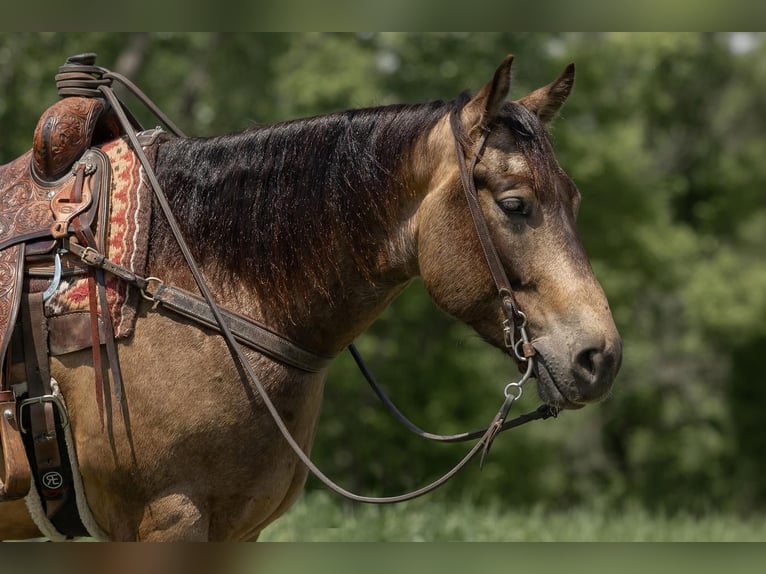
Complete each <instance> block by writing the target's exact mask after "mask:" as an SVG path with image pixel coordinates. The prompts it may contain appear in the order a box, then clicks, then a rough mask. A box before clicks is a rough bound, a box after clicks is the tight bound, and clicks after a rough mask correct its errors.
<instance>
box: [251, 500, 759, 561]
mask: <svg viewBox="0 0 766 574" xmlns="http://www.w3.org/2000/svg"><path fill="white" fill-rule="evenodd" d="M259 540H262V541H269V542H283V541H290V542H341V541H342V542H397V541H408V542H413V541H418V542H468V541H474V542H551V541H556V542H726V541H731V542H748V541H752V542H763V541H766V520H764V518H763V517H762V516H761V517H757V518H752V519H742V518H736V517H733V516H730V515H724V514H720V513H715V512H714V513H711V514H709V515H707V516H705V517H703V518H701V517H699V516H695V515H693V514H689V513H686V512H681V513H676V514H667V513H651V512H648V511H646V510H645V509H643V508H641V507H640V506H636V505H633V506H630V507H628V508H626V509H623V510H622V511H620V512H614V511H612V510H609V509H604V508H588V507H577V508H573V509H570V510H566V511H562V510H549V509H545V508H544V507H543V506H535V507H534V508H531V509H524V510H522V511H519V510H508V509H507V508H505V507H504V506H502V505H500V504H490V505H476V504H474V503H472V502H469V501H465V500H457V501H445V502H443V503H442V504H434V503H433V502H429V501H424V500H418V501H413V502H409V503H404V504H401V505H397V506H387V507H380V506H358V507H357V506H355V507H352V508H343V507H340V506H338V504H336V502H335V500H333V499H332V498H331V497H330V495H329V494H327V493H323V492H321V493H314V494H312V495H309V496H306V497H304V498H303V499H301V500H299V501H298V503H297V504H296V505H295V506H294V507H293V508H292V509H291V510H290V511H288V513H287V514H286V515H285V516H284V517H283V518H282V519H281V520H279V521H277V522H276V523H274V524H273V525H272V526H270V527H268V528H267V529H266V530H264V532H263V534H262V535H261V537H260V539H259ZM620 568H623V567H622V566H621V567H620ZM623 569H624V568H623Z"/></svg>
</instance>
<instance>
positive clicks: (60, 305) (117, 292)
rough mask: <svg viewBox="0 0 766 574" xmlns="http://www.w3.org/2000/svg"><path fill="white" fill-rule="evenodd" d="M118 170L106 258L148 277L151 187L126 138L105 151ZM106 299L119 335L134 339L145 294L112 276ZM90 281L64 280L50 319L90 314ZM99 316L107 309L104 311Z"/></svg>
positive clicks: (51, 305) (113, 180)
mask: <svg viewBox="0 0 766 574" xmlns="http://www.w3.org/2000/svg"><path fill="white" fill-rule="evenodd" d="M101 150H102V151H103V152H104V153H105V154H106V155H107V156H108V157H109V162H110V163H111V166H112V178H111V186H110V187H111V189H110V191H111V198H110V212H109V229H108V233H107V245H106V253H105V255H106V256H107V258H108V259H109V260H110V261H113V262H114V263H117V264H119V265H122V266H123V267H127V268H128V269H130V270H132V271H133V272H134V273H136V274H138V275H145V272H146V258H147V249H148V242H149V225H150V216H151V195H150V189H151V187H150V185H149V183H148V180H147V178H146V173H145V171H144V169H143V167H141V163H140V161H139V160H138V157H137V156H136V154H135V153H134V152H133V151H132V149H131V147H130V144H129V143H128V142H127V141H126V140H125V139H124V138H120V139H117V140H114V141H112V142H109V143H107V144H105V145H104V146H102V147H101ZM106 296H107V300H108V302H109V310H110V312H111V315H112V321H113V326H114V333H115V336H116V337H118V338H124V337H129V336H130V335H132V334H133V329H134V327H135V322H136V307H137V305H138V301H139V297H140V293H139V292H138V290H137V289H136V288H135V287H132V286H130V285H128V284H127V283H125V282H124V281H121V280H120V279H118V278H117V277H114V276H113V275H109V274H106ZM88 310H89V306H88V281H87V279H84V278H80V279H76V280H62V281H61V284H60V285H59V288H58V289H57V290H56V292H55V293H54V295H53V296H52V297H51V298H50V299H49V300H48V302H47V303H46V315H47V316H49V317H52V316H59V315H65V314H67V313H77V312H87V311H88ZM99 313H101V310H100V309H99Z"/></svg>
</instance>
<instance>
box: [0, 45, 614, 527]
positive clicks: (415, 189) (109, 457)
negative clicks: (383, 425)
mask: <svg viewBox="0 0 766 574" xmlns="http://www.w3.org/2000/svg"><path fill="white" fill-rule="evenodd" d="M511 65H512V58H511V57H508V58H506V59H505V60H504V61H503V63H502V64H501V65H500V66H499V67H498V69H497V71H496V72H495V75H494V77H493V79H492V80H491V81H490V82H489V83H488V84H487V85H486V86H484V87H483V88H482V89H481V90H480V91H479V92H478V93H477V94H476V95H475V96H473V97H462V98H458V99H457V100H455V101H451V102H432V103H427V104H418V105H393V106H385V107H378V108H371V109H359V110H349V111H344V112H339V113H334V114H330V115H326V116H320V117H314V118H309V119H300V120H294V121H288V122H282V123H278V124H274V125H267V126H257V127H254V128H251V129H248V130H246V131H244V132H241V133H237V134H233V135H225V136H219V137H211V138H185V137H184V138H169V139H166V140H163V141H162V142H161V143H159V144H158V148H157V150H156V164H155V171H156V175H157V178H158V180H159V182H160V183H161V184H162V187H163V188H164V189H165V190H166V193H167V194H168V198H169V204H170V206H171V208H172V210H173V213H174V214H175V216H176V218H177V220H178V221H179V223H180V225H181V228H182V230H181V231H182V233H183V236H184V237H185V238H186V240H187V242H188V244H189V248H190V249H191V251H192V252H193V253H194V256H195V257H196V258H197V259H198V261H199V264H200V267H201V271H202V273H203V275H204V277H205V278H206V280H207V282H208V284H209V286H210V289H211V291H212V292H213V293H214V294H215V298H216V299H217V301H218V303H219V304H220V305H221V306H222V307H225V308H226V309H228V310H230V311H234V312H236V313H238V314H241V315H244V316H247V317H250V318H252V319H256V320H257V321H259V322H260V323H262V324H265V325H268V327H269V329H270V330H272V331H273V332H275V333H278V334H279V335H280V336H281V337H284V338H285V339H286V340H289V341H291V342H292V343H293V344H295V345H296V346H297V347H300V348H301V349H304V350H306V351H308V352H310V353H311V354H313V355H316V356H328V357H333V356H335V355H337V354H338V353H339V352H341V351H342V350H343V349H344V348H345V347H346V346H347V345H349V344H350V343H351V342H352V341H353V340H354V338H355V337H357V336H358V335H359V334H360V333H362V332H363V331H364V330H365V329H366V328H367V327H368V326H369V325H370V324H371V323H372V322H373V321H374V319H375V318H376V317H377V316H378V315H379V314H380V312H381V311H382V310H383V309H384V308H385V307H386V306H387V305H388V304H389V303H390V302H391V301H392V300H393V299H394V298H395V297H396V296H397V295H398V294H399V293H400V292H401V291H402V289H404V287H405V286H406V285H407V284H408V283H409V282H410V281H411V280H412V279H413V278H415V277H417V276H420V277H422V280H423V282H424V284H425V286H426V288H427V290H428V292H429V293H430V295H431V297H432V298H433V300H434V301H435V302H436V303H437V305H439V306H440V307H441V308H442V309H443V310H444V311H445V312H447V313H448V314H450V315H452V316H454V317H456V318H458V319H459V320H461V321H463V322H465V323H467V324H469V325H470V326H472V327H473V328H474V329H475V330H476V331H477V333H478V334H479V335H480V336H482V337H483V338H484V339H486V340H487V341H488V342H489V343H490V344H492V345H494V346H496V347H498V348H500V349H503V350H505V351H506V352H509V348H508V345H507V336H508V333H507V329H504V324H505V325H507V323H506V319H507V314H506V313H505V312H504V308H503V302H502V301H501V297H500V296H499V295H498V288H497V284H496V280H495V278H494V275H495V272H491V271H490V268H489V266H488V263H487V258H486V255H485V252H484V250H485V249H486V246H485V245H484V244H483V242H482V241H481V240H480V239H479V236H478V235H477V229H476V227H475V225H474V221H473V220H472V215H471V213H470V209H469V206H468V205H467V202H466V196H465V193H464V186H463V184H462V183H461V174H460V169H459V167H458V165H459V163H458V161H456V152H455V150H456V146H455V140H456V138H457V139H458V141H459V144H460V145H459V148H458V149H460V150H464V151H465V154H466V159H472V158H473V156H474V155H475V154H476V153H479V152H480V154H479V156H478V157H477V158H476V162H475V169H474V171H473V172H472V180H473V182H474V184H475V186H476V189H477V190H478V192H477V193H478V205H479V209H480V212H481V213H480V217H481V218H482V220H483V221H484V222H485V225H486V230H487V231H486V233H487V238H488V240H489V241H491V244H492V246H493V249H494V251H496V258H497V261H498V262H499V265H500V267H501V268H502V272H503V273H504V275H505V276H506V277H507V281H508V283H509V286H510V289H511V290H512V296H513V300H514V302H515V305H516V306H518V309H519V310H521V311H523V314H524V316H525V317H526V318H527V330H528V332H529V337H530V344H531V348H532V349H534V351H533V352H534V356H535V365H536V367H535V374H536V376H537V379H538V385H537V386H538V393H539V395H540V398H541V399H542V400H543V402H545V403H546V404H548V405H551V406H552V407H555V408H569V409H576V408H580V407H582V406H584V405H586V404H588V403H593V402H595V401H598V400H600V399H602V398H603V397H605V396H606V395H607V394H608V392H609V390H610V388H611V385H612V382H613V380H614V378H615V376H616V373H617V371H618V369H619V366H620V361H621V355H622V343H621V340H620V337H619V335H618V333H617V329H616V327H615V325H614V322H613V320H612V317H611V313H610V311H609V306H608V303H607V300H606V297H605V295H604V292H603V290H602V288H601V286H600V285H599V283H598V281H597V279H596V278H595V276H594V274H593V271H592V269H591V266H590V264H589V262H588V259H587V257H586V255H585V252H584V249H583V247H582V244H581V242H580V240H579V238H578V236H577V232H576V225H575V220H576V215H577V210H578V208H579V203H580V193H579V191H578V190H577V188H576V186H575V185H574V183H573V182H572V181H571V179H570V178H569V177H568V176H567V175H566V173H565V172H564V171H563V170H562V169H561V167H560V166H559V165H558V163H557V161H556V158H555V156H554V153H553V150H552V147H551V144H550V141H549V138H548V135H547V130H546V126H547V125H548V123H549V122H550V121H551V120H552V119H553V118H554V116H555V115H556V114H557V112H558V110H559V109H560V108H561V106H562V105H563V104H564V102H565V100H566V99H567V97H568V96H569V93H570V91H571V89H572V86H573V82H574V67H573V66H569V67H568V68H566V70H565V71H564V72H563V73H562V75H561V76H560V77H558V78H557V79H556V80H554V81H553V82H552V83H550V84H548V85H546V86H544V87H542V88H540V89H538V90H535V91H533V92H532V93H530V94H528V95H526V96H525V97H523V98H521V99H519V100H516V101H508V94H509V91H510V87H511V80H510V71H511ZM455 114H456V117H457V118H458V119H459V128H458V132H457V133H455V132H454V126H453V125H451V122H450V117H451V116H452V115H455ZM479 142H481V144H480V143H479ZM479 148H481V149H479ZM0 169H2V168H0ZM148 251H149V252H148V263H147V275H150V276H154V277H158V278H160V279H161V281H162V283H163V284H166V285H175V286H178V287H180V288H183V289H188V290H194V289H195V287H194V279H193V277H192V274H191V273H190V271H189V269H188V267H187V265H186V263H185V262H184V259H183V257H182V253H181V250H180V249H179V247H178V246H177V244H176V241H175V240H174V238H173V235H172V233H171V228H170V226H169V225H168V224H167V222H166V221H165V220H164V219H163V218H162V216H161V214H160V213H159V211H157V212H156V213H155V215H154V216H153V218H152V224H151V230H150V231H149V247H148ZM118 351H119V360H120V364H121V371H122V376H121V379H122V393H123V396H122V400H121V401H116V400H115V399H114V397H113V396H112V394H111V393H109V392H106V393H105V394H104V404H103V405H102V406H103V408H104V409H105V414H106V424H105V425H102V418H101V415H100V412H99V405H98V404H97V401H96V400H95V398H94V393H93V384H92V381H93V377H94V369H93V359H92V353H91V352H90V351H89V350H82V351H77V352H72V353H67V354H63V355H59V356H56V357H52V358H51V375H52V377H53V378H54V379H55V380H56V381H58V384H59V387H60V389H61V392H62V394H63V396H64V398H65V400H66V403H67V405H68V408H69V419H70V427H71V431H72V436H73V439H74V445H75V449H76V452H77V460H78V463H79V471H80V474H81V476H82V481H83V485H84V492H85V495H86V497H87V503H88V506H89V507H90V511H91V513H92V516H93V519H94V520H95V522H96V523H97V525H98V528H99V529H100V531H102V532H103V533H104V534H105V535H106V536H107V537H108V538H110V539H112V540H153V541H170V540H254V539H256V538H257V537H258V535H259V533H260V532H261V530H262V529H263V528H264V527H266V526H267V525H268V524H269V523H271V522H272V521H274V520H275V519H276V518H278V517H279V516H280V515H281V514H282V513H284V512H285V511H286V510H287V509H288V508H289V507H290V506H291V504H292V503H293V502H294V501H295V500H296V498H297V497H298V495H299V493H300V492H301V490H302V487H303V484H304V482H305V479H306V467H305V466H304V465H303V464H302V463H301V462H300V461H299V459H298V458H297V457H296V456H295V454H294V453H293V452H292V451H291V450H290V449H289V448H288V446H287V444H286V442H285V441H283V440H282V438H281V435H280V434H279V431H278V430H277V428H276V426H275V425H274V423H273V421H272V419H271V417H270V416H269V414H268V412H267V411H266V409H264V405H263V400H262V399H261V398H260V396H259V395H258V394H257V393H255V392H254V390H253V389H252V387H251V385H250V384H248V383H246V382H244V383H243V382H242V379H241V378H240V376H239V372H238V368H237V367H236V366H235V363H234V362H233V361H232V359H231V357H230V355H229V352H228V350H227V346H226V344H224V343H223V342H222V340H221V338H220V337H219V336H218V334H217V333H215V332H214V331H213V330H212V329H208V328H202V327H200V325H199V324H198V323H197V322H195V321H193V320H191V319H187V318H184V317H181V316H179V315H178V314H176V313H173V312H169V311H166V310H164V309H163V307H161V306H160V307H158V306H156V305H154V304H153V303H152V302H151V301H142V302H141V304H140V306H139V308H138V311H137V320H136V324H135V330H134V332H133V334H132V335H131V336H130V337H128V338H126V339H121V340H120V341H119V344H118ZM247 355H248V359H249V361H250V363H251V365H252V368H253V370H254V371H255V373H256V374H257V377H258V379H259V380H260V381H261V382H262V383H263V386H264V387H265V389H266V391H267V393H268V396H269V398H270V399H271V401H272V402H273V403H274V405H275V406H276V408H277V410H278V411H279V413H280V414H281V417H282V418H283V420H284V421H285V424H286V426H287V428H288V430H289V431H290V433H291V434H292V436H293V437H294V438H295V440H296V441H297V443H298V444H299V445H300V446H301V447H302V448H303V450H304V451H310V448H311V444H312V440H313V437H314V431H315V425H316V422H317V419H318V416H319V410H320V403H321V400H322V392H323V385H324V382H325V377H326V372H327V370H326V368H323V369H320V370H319V372H310V371H307V370H303V369H300V368H296V367H295V366H291V365H288V364H286V363H284V362H282V361H279V360H274V359H273V358H270V357H269V356H268V355H266V354H262V353H258V352H255V351H252V350H249V351H247ZM11 376H12V378H13V377H15V378H16V379H17V380H22V379H23V376H24V375H23V373H13V372H12V373H11ZM107 383H109V381H108V380H107ZM107 390H108V389H107ZM0 515H1V516H2V518H0V534H2V536H3V538H15V537H25V536H33V535H34V534H35V532H36V530H35V529H34V527H33V526H32V524H31V522H29V519H28V517H27V516H26V509H25V508H24V506H23V505H22V503H19V502H10V503H4V504H3V507H2V508H1V509H0Z"/></svg>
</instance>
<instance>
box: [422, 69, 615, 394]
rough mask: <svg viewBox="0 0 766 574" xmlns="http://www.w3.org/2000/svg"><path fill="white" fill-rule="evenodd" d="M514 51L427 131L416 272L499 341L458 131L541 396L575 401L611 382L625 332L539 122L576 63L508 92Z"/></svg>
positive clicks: (576, 197) (551, 113) (452, 308)
mask: <svg viewBox="0 0 766 574" xmlns="http://www.w3.org/2000/svg"><path fill="white" fill-rule="evenodd" d="M512 61H513V58H512V57H511V56H509V57H507V58H506V59H505V60H504V61H503V63H502V64H501V65H500V66H499V67H498V69H497V71H496V72H495V75H494V77H493V79H492V81H490V82H489V83H487V85H486V86H484V88H483V89H481V90H480V91H479V92H478V93H477V94H476V95H475V96H474V97H472V98H470V99H467V100H466V99H464V100H463V102H460V103H458V104H457V105H459V106H460V105H462V107H461V108H460V109H459V114H460V116H459V117H460V124H461V129H460V133H458V134H455V135H454V136H453V134H450V133H448V131H449V127H448V125H447V122H442V123H441V124H440V125H439V126H437V127H436V128H435V129H434V132H433V133H432V134H431V139H432V141H441V142H443V143H442V153H441V154H440V156H439V157H440V160H439V162H440V163H439V165H438V167H436V169H433V170H432V173H433V176H432V178H431V180H430V183H429V190H428V192H427V194H426V197H425V199H424V201H423V202H422V204H421V207H420V209H419V210H418V212H417V214H416V225H417V237H418V245H417V249H418V262H419V267H420V273H421V276H422V278H423V280H424V283H425V286H426V288H427V289H428V291H429V292H430V294H431V296H432V297H433V299H434V300H435V301H436V302H437V304H438V305H439V306H440V307H441V308H442V309H443V310H445V311H446V312H448V313H449V314H451V315H453V316H455V317H457V318H459V319H460V320H462V321H464V322H466V323H468V324H469V325H471V326H472V327H473V328H474V329H475V330H476V331H477V332H478V333H479V334H480V335H481V336H482V337H483V338H485V339H486V340H487V341H489V342H490V343H492V344H493V345H495V346H497V347H499V348H503V349H507V345H506V344H505V337H504V332H503V321H504V318H505V317H504V313H503V310H502V306H501V303H500V298H499V296H498V289H497V288H496V285H495V282H494V281H493V277H492V275H491V273H490V270H489V267H488V265H487V262H486V259H485V255H484V254H483V252H482V245H481V242H480V240H479V238H478V236H477V230H476V228H475V226H474V224H473V222H472V219H471V215H470V213H469V209H468V206H467V204H466V197H465V194H464V189H463V187H464V186H463V184H462V183H461V178H460V174H459V170H458V167H457V165H458V164H457V162H456V155H455V148H454V144H453V141H454V140H453V137H458V138H459V139H460V140H462V146H461V147H460V148H459V149H463V150H465V154H466V156H468V157H467V159H471V157H472V156H473V155H475V154H478V157H477V161H476V164H475V171H474V172H473V174H472V175H473V181H474V183H475V186H476V189H477V193H478V203H479V205H480V206H481V212H482V214H483V218H484V221H485V222H486V226H487V229H488V232H489V236H490V239H491V243H492V245H493V246H494V249H495V251H496V252H497V258H498V260H499V262H500V265H501V266H502V267H503V269H504V271H505V274H506V276H507V278H508V281H509V284H510V287H511V289H512V293H513V297H514V298H515V301H516V304H517V305H518V307H519V308H520V309H521V310H522V311H523V313H524V315H525V316H526V318H527V321H528V324H527V329H528V332H529V336H530V339H531V343H532V345H533V347H534V349H535V351H536V360H535V374H536V375H537V379H538V392H539V394H540V396H541V398H542V400H544V401H545V402H546V403H548V404H550V405H553V406H557V407H559V408H579V407H581V406H584V405H585V404H586V403H590V402H595V401H598V400H600V399H602V398H603V397H604V396H605V395H606V394H607V393H608V392H609V390H610V388H611V385H612V382H613V380H614V378H615V376H616V374H617V371H618V370H619V367H620V363H621V358H622V342H621V339H620V336H619V334H618V332H617V328H616V327H615V324H614V321H613V319H612V316H611V312H610V310H609V304H608V303H607V299H606V296H605V294H604V291H603V289H602V287H601V285H600V284H599V282H598V280H597V279H596V277H595V275H594V273H593V270H592V268H591V265H590V263H589V261H588V258H587V257H586V254H585V250H584V248H583V245H582V243H581V241H580V239H579V237H578V234H577V229H576V218H577V212H578V209H579V206H580V192H579V191H578V189H577V187H576V186H575V184H574V183H573V181H572V180H571V179H570V178H569V176H568V175H567V174H566V173H565V172H564V170H563V169H562V168H561V167H560V166H559V164H558V162H557V161H556V158H555V156H554V153H553V149H552V146H551V143H550V140H549V137H548V132H547V126H548V124H549V123H550V122H551V120H552V119H553V118H554V117H555V115H556V114H557V112H558V111H559V109H560V108H561V106H562V105H563V104H564V102H565V100H566V99H567V97H568V96H569V94H570V91H571V89H572V86H573V83H574V65H570V66H568V67H567V68H566V69H565V70H564V72H563V73H562V74H561V75H560V76H559V77H558V78H557V79H556V80H554V81H553V82H551V83H550V84H548V85H546V86H544V87H542V88H539V89H537V90H535V91H533V92H531V93H530V94H528V95H526V96H525V97H523V98H521V99H519V100H516V101H508V99H507V98H508V94H509V91H510V87H511V76H510V72H511V64H512ZM482 140H485V141H482Z"/></svg>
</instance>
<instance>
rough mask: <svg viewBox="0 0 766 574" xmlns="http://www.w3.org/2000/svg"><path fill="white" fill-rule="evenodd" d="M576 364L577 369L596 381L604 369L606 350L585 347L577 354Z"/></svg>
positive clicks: (590, 379) (591, 380) (592, 380)
mask: <svg viewBox="0 0 766 574" xmlns="http://www.w3.org/2000/svg"><path fill="white" fill-rule="evenodd" d="M575 364H576V365H577V370H578V371H580V373H581V374H582V375H585V377H584V378H587V379H589V382H595V380H598V379H599V378H600V375H601V373H602V372H603V370H604V352H603V351H602V350H601V349H596V348H589V349H584V350H583V351H580V352H579V353H578V354H577V357H576V358H575Z"/></svg>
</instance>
